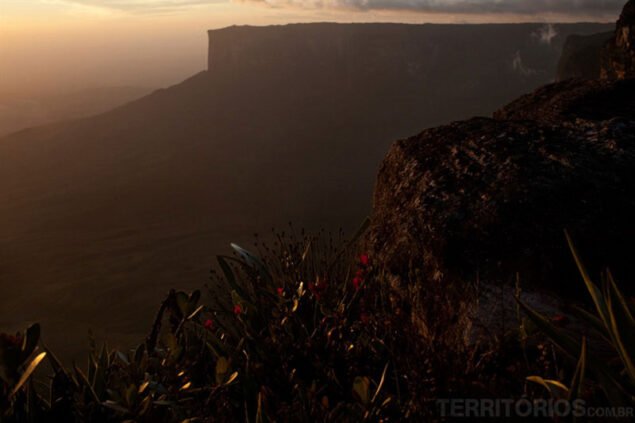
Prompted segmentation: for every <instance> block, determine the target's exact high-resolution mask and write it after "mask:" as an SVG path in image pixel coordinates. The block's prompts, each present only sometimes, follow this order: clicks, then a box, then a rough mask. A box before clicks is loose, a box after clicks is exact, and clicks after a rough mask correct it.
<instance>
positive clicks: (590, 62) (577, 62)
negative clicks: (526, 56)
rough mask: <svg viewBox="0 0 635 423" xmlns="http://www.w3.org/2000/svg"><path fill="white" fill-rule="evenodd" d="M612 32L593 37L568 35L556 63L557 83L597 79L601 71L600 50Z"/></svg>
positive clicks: (610, 37) (609, 38)
mask: <svg viewBox="0 0 635 423" xmlns="http://www.w3.org/2000/svg"><path fill="white" fill-rule="evenodd" d="M612 37H613V32H602V33H599V34H593V35H586V36H584V35H577V34H576V35H570V36H569V37H568V38H567V40H566V41H565V43H564V47H563V48H562V56H561V57H560V62H559V63H558V78H557V79H558V81H564V80H565V79H570V78H582V79H597V78H599V77H600V71H601V69H602V50H603V49H604V48H605V46H606V44H607V43H608V42H609V40H611V39H612Z"/></svg>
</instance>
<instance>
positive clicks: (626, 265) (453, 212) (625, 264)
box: [368, 1, 635, 298]
mask: <svg viewBox="0 0 635 423" xmlns="http://www.w3.org/2000/svg"><path fill="white" fill-rule="evenodd" d="M633 5H634V2H633V1H629V3H628V4H627V6H626V7H625V9H624V12H623V13H622V17H621V18H620V21H619V22H618V29H617V32H616V37H615V43H614V45H613V46H614V47H615V49H613V50H611V51H612V53H611V54H612V55H611V56H610V57H612V60H611V61H610V62H603V65H602V66H603V70H602V72H603V76H605V77H606V78H605V79H603V80H589V81H584V80H567V81H563V82H559V83H556V84H551V85H547V86H545V87H543V88H540V89H538V90H537V91H536V92H534V93H532V94H529V95H525V96H523V97H521V98H519V99H518V100H516V101H514V102H513V103H511V104H509V105H508V106H506V107H504V108H502V109H501V110H499V111H498V112H496V113H495V114H494V118H493V119H489V118H474V119H470V120H467V121H462V122H455V123H452V124H450V125H446V126H442V127H438V128H433V129H428V130H426V131H424V132H422V133H420V134H419V135H416V136H414V137H411V138H407V139H402V140H400V141H397V142H395V143H394V145H393V146H392V148H391V149H390V151H389V153H388V155H387V156H386V158H385V159H384V161H383V164H382V166H381V169H380V171H379V175H378V178H377V183H376V189H375V194H374V209H373V215H372V226H371V231H370V233H369V238H368V244H369V250H370V251H371V252H372V254H373V255H374V257H375V261H376V263H377V264H379V265H380V266H384V267H385V268H386V269H387V271H388V272H389V274H391V275H393V277H392V278H391V281H392V282H391V284H392V286H393V287H394V288H395V290H394V291H395V293H396V294H397V295H399V294H400V293H401V294H403V295H402V297H406V296H408V295H411V293H412V292H413V290H412V287H407V289H400V286H401V287H402V288H406V287H405V285H404V284H408V281H409V280H411V278H410V277H409V275H411V274H412V273H411V272H413V271H420V272H421V274H422V275H423V280H424V281H426V283H440V284H453V283H457V282H458V283H459V284H460V283H462V282H464V281H473V280H475V279H477V278H478V279H479V280H482V281H485V282H490V283H494V282H500V281H502V282H506V281H512V280H514V277H515V274H516V273H518V274H519V275H520V277H521V281H522V284H523V285H524V286H525V287H529V288H530V289H536V288H544V289H549V290H552V291H556V292H558V293H564V294H566V295H567V296H568V297H569V298H571V297H576V296H582V295H584V291H583V289H581V285H580V277H579V274H578V272H577V269H576V268H575V266H574V264H573V261H572V259H571V255H570V252H569V250H568V247H567V245H566V242H565V237H564V234H563V231H564V230H565V229H567V230H568V231H569V232H570V233H571V234H572V236H573V238H574V240H575V242H576V244H577V246H578V248H579V249H580V250H581V251H582V253H583V256H584V259H585V262H586V263H587V266H588V267H589V268H590V269H591V270H592V273H593V274H594V275H597V274H598V273H599V272H600V271H601V270H603V269H604V266H610V267H611V269H612V270H613V273H614V274H615V275H616V277H617V279H618V281H620V283H621V284H622V285H623V286H624V289H625V290H626V292H628V293H630V292H633V287H632V285H631V284H630V281H632V280H633V277H634V276H635V269H633V267H634V266H632V265H631V263H632V252H633V251H634V249H633V246H634V244H635V224H633V216H635V79H630V77H631V76H633V71H634V69H633V63H634V62H633V61H632V57H633V55H632V51H633V50H632V46H633V44H632V32H631V29H630V28H632V25H631V23H632V22H633V16H635V13H634V12H635V7H634V6H633ZM609 69H611V70H612V72H613V73H612V74H610V72H609V71H608V70H609ZM609 74H610V75H609Z"/></svg>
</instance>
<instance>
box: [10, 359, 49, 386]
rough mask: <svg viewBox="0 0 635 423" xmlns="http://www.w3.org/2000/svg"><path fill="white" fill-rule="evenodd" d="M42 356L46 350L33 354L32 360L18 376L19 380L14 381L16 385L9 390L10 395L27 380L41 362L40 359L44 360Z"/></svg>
mask: <svg viewBox="0 0 635 423" xmlns="http://www.w3.org/2000/svg"><path fill="white" fill-rule="evenodd" d="M44 357H46V352H41V353H39V354H38V355H37V356H35V358H34V359H33V360H31V362H30V363H29V365H28V366H27V368H26V370H24V373H22V376H20V380H18V383H16V385H15V386H14V387H13V389H12V390H11V395H10V396H14V395H15V394H16V393H17V392H18V391H19V390H20V388H22V385H24V384H25V383H26V381H27V380H29V378H30V377H31V375H32V374H33V372H34V371H35V369H36V368H37V366H38V365H39V364H40V363H41V362H42V360H44Z"/></svg>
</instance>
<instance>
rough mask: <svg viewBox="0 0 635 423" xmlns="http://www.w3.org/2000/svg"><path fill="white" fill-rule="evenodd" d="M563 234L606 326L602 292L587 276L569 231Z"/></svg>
mask: <svg viewBox="0 0 635 423" xmlns="http://www.w3.org/2000/svg"><path fill="white" fill-rule="evenodd" d="M565 236H566V237H567V242H568V244H569V249H570V250H571V254H572V255H573V259H574V260H575V263H576V265H577V266H578V271H579V272H580V274H581V275H582V279H583V280H584V283H585V285H586V287H587V290H588V291H589V294H591V298H592V299H593V303H594V304H595V308H596V309H597V311H598V315H599V316H600V318H601V319H602V321H603V322H604V325H605V326H606V327H607V328H608V327H609V324H610V323H609V316H608V311H607V309H606V302H605V301H604V297H603V296H602V293H601V292H600V290H599V289H598V287H597V286H596V285H595V284H594V283H593V281H592V280H591V277H590V276H589V273H588V272H587V270H586V268H585V267H584V264H583V263H582V260H581V258H580V255H579V254H578V250H577V249H576V248H575V245H573V241H572V240H571V237H570V236H569V233H568V232H567V231H565Z"/></svg>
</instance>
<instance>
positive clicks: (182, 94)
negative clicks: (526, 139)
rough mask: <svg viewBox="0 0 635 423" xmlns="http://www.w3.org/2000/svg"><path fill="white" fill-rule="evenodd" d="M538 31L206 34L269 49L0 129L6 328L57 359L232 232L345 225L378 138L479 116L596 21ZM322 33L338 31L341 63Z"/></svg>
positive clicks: (119, 322) (139, 322) (197, 271)
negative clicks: (56, 116) (31, 328)
mask: <svg viewBox="0 0 635 423" xmlns="http://www.w3.org/2000/svg"><path fill="white" fill-rule="evenodd" d="M541 28H542V26H541V25H477V26H469V25H457V26H452V25H449V26H445V25H380V24H377V25H332V24H316V25H291V26H285V27H272V28H249V27H238V28H236V27H233V28H228V29H225V30H220V31H218V32H214V33H212V35H211V36H212V39H216V38H218V42H220V41H222V38H223V36H225V38H226V40H225V41H224V42H225V43H229V45H226V47H227V48H226V50H228V51H234V50H232V48H233V47H232V46H233V44H231V43H232V40H234V39H235V36H237V35H236V34H238V33H239V34H240V36H241V37H247V38H249V37H250V36H251V37H252V39H253V40H256V41H257V40H262V39H265V40H269V41H268V42H267V43H264V44H263V43H259V42H255V41H254V46H255V47H254V48H255V49H256V51H259V52H260V53H259V54H260V55H261V57H264V58H270V59H267V60H251V59H250V58H253V56H252V55H251V52H252V51H253V50H249V49H238V50H236V51H238V53H236V51H234V52H233V53H232V55H231V57H233V58H234V60H232V61H227V60H226V61H223V60H221V61H220V66H212V68H211V69H210V70H209V71H205V72H201V73H199V74H197V75H195V76H193V77H192V78H190V79H188V80H186V81H184V82H182V83H181V84H178V85H176V86H174V87H171V88H169V89H165V90H159V91H156V92H154V93H153V94H151V95H149V96H147V97H144V98H142V99H140V100H138V101H135V102H133V103H130V104H128V105H125V106H123V107H120V108H117V109H115V110H112V111H110V112H108V113H104V114H101V115H98V116H94V117H90V118H86V119H81V120H76V121H71V122H63V123H57V124H52V125H48V126H43V127H38V128H33V129H27V130H23V131H20V132H18V133H15V134H12V135H10V136H8V137H5V138H2V139H0V157H2V160H3V164H2V166H1V167H0V228H1V230H0V280H1V281H2V283H1V284H0V307H2V309H3V310H5V313H3V317H2V320H1V321H0V325H1V326H2V327H7V328H11V327H14V326H17V325H19V324H22V323H23V322H24V321H29V320H38V321H41V322H43V324H44V326H45V328H46V333H49V334H52V336H53V337H56V338H58V339H59V337H57V336H56V335H57V333H60V332H65V333H66V334H67V335H68V337H69V342H68V343H66V344H65V345H54V347H56V349H57V350H59V351H62V352H65V353H69V354H70V353H72V352H73V351H75V350H78V349H81V348H80V347H81V346H79V345H76V344H77V340H78V339H81V337H83V334H84V333H86V330H87V329H88V328H89V327H93V328H96V329H97V334H98V335H100V334H104V333H107V334H108V339H110V340H114V341H115V342H124V341H126V340H127V339H128V336H130V337H132V338H133V337H138V331H139V330H143V328H145V327H147V323H148V321H149V320H150V319H151V316H152V314H153V312H154V310H153V308H154V306H155V304H157V301H158V300H160V298H162V297H163V295H164V293H165V291H167V289H168V288H169V287H173V286H179V287H182V288H192V287H200V286H201V285H202V284H203V283H204V282H205V280H206V275H207V273H208V269H209V266H210V264H211V262H212V255H213V254H215V253H219V252H224V251H225V247H224V246H225V245H226V244H227V243H228V242H230V241H237V242H244V241H246V240H249V239H250V235H251V234H252V233H253V232H255V231H258V230H262V229H266V228H268V227H270V226H271V225H280V224H283V223H284V222H286V221H287V220H293V221H294V222H295V223H297V224H301V225H307V226H311V227H316V226H321V225H325V226H329V227H336V226H339V225H343V226H345V227H346V228H351V227H353V226H354V225H355V224H356V223H358V222H359V221H361V219H362V218H363V216H364V215H365V214H366V213H367V211H368V210H369V206H370V204H369V199H370V198H371V191H372V185H373V181H374V175H375V173H376V168H377V166H378V164H379V162H380V160H381V158H382V156H383V155H384V153H385V150H386V149H387V147H388V145H389V142H390V140H392V139H395V138H400V137H404V136H407V135H408V134H411V133H414V132H416V131H418V130H419V129H420V128H421V127H426V126H431V125H436V124H440V123H443V122H447V121H450V120H452V119H459V118H463V117H466V116H471V115H474V114H481V115H482V114H489V113H491V112H492V111H493V110H495V109H496V108H497V107H498V106H500V104H503V103H505V102H506V101H508V100H511V99H512V98H514V97H516V96H518V95H519V94H521V93H523V92H526V91H528V90H530V89H533V88H534V87H536V86H539V85H541V84H543V83H545V82H548V81H550V80H551V79H552V76H553V75H554V74H555V70H556V66H557V61H558V57H559V55H560V49H561V47H562V44H563V42H564V39H565V38H566V36H567V35H569V34H571V33H581V34H588V33H593V32H600V31H604V30H606V29H607V27H606V26H604V25H595V24H580V25H558V26H556V31H557V33H558V35H557V36H556V37H555V38H554V39H550V40H548V41H549V43H547V42H545V41H544V40H541V38H540V35H539V34H540V30H541ZM263 33H271V34H273V35H271V37H269V38H267V37H265V38H263V37H262V34H263ZM333 34H335V35H333ZM214 36H216V38H214ZM330 37H335V38H337V37H340V38H339V39H342V38H341V37H344V38H343V39H345V40H347V41H346V42H345V43H343V44H340V45H341V48H342V52H341V54H340V55H339V56H338V55H335V56H334V55H333V54H332V44H330V43H332V42H333V39H332V38H330ZM336 41H337V40H336ZM298 43H299V44H298ZM307 43H308V44H309V45H313V46H315V48H314V49H313V50H311V51H310V52H309V53H310V54H309V53H307V52H304V51H301V53H303V54H297V51H298V50H296V48H297V46H298V45H300V46H306V45H307ZM321 43H325V44H321ZM215 46H216V47H217V48H218V47H222V46H223V44H222V43H221V44H220V45H218V44H215ZM221 57H222V56H221ZM341 57H344V58H347V59H346V61H345V62H342V61H341V60H340V59H339V58H341Z"/></svg>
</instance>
